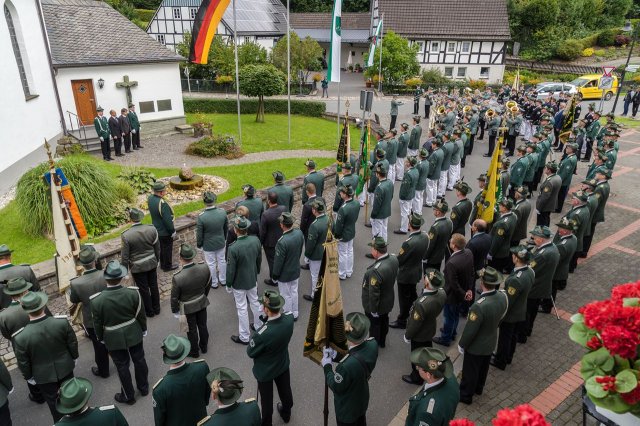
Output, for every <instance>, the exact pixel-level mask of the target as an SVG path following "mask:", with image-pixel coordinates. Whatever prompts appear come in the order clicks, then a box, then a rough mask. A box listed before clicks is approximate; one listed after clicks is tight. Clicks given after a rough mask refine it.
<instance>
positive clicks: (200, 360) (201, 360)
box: [191, 358, 204, 364]
mask: <svg viewBox="0 0 640 426" xmlns="http://www.w3.org/2000/svg"><path fill="white" fill-rule="evenodd" d="M196 362H204V359H202V358H200V359H196V360H193V361H191V363H192V364H195V363H196Z"/></svg>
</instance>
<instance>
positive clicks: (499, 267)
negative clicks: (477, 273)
mask: <svg viewBox="0 0 640 426" xmlns="http://www.w3.org/2000/svg"><path fill="white" fill-rule="evenodd" d="M488 263H489V266H491V267H492V268H494V269H495V270H496V271H498V272H500V273H507V274H510V273H511V270H512V269H513V266H512V263H511V256H507V257H494V258H493V259H491V260H490V261H489V262H488Z"/></svg>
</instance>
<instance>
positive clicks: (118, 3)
mask: <svg viewBox="0 0 640 426" xmlns="http://www.w3.org/2000/svg"><path fill="white" fill-rule="evenodd" d="M107 3H108V4H109V5H110V6H111V7H113V8H114V9H115V10H117V11H118V12H120V14H121V15H123V16H124V17H125V18H127V19H128V20H130V21H131V20H132V19H134V18H135V17H136V9H135V8H134V7H133V5H132V4H131V3H129V2H128V1H127V0H107Z"/></svg>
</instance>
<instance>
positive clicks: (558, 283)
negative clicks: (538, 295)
mask: <svg viewBox="0 0 640 426" xmlns="http://www.w3.org/2000/svg"><path fill="white" fill-rule="evenodd" d="M565 288H567V280H553V281H551V297H553V300H554V301H555V302H557V301H558V299H557V297H556V296H557V295H558V290H560V291H562V290H564V289H565ZM540 305H541V306H542V310H543V311H544V312H546V313H551V310H552V309H553V302H552V301H551V299H542V302H541V303H540Z"/></svg>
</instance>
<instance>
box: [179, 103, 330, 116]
mask: <svg viewBox="0 0 640 426" xmlns="http://www.w3.org/2000/svg"><path fill="white" fill-rule="evenodd" d="M326 109H327V106H326V104H325V103H324V102H314V101H298V100H292V101H291V114H298V115H306V116H309V117H322V114H324V113H325V111H326ZM184 111H185V112H192V113H205V114H210V113H218V114H235V113H236V112H237V111H238V109H237V106H236V100H235V99H184ZM256 112H258V100H257V99H241V100H240V113H241V114H255V113H256ZM264 112H265V114H286V113H287V100H286V99H265V101H264Z"/></svg>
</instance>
